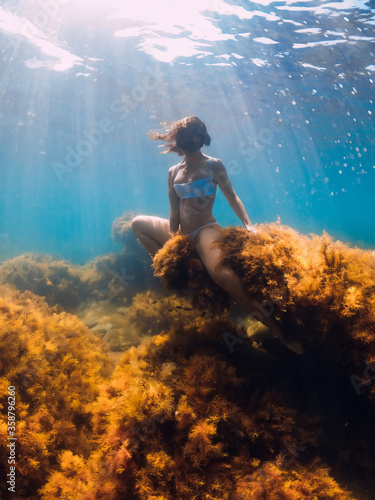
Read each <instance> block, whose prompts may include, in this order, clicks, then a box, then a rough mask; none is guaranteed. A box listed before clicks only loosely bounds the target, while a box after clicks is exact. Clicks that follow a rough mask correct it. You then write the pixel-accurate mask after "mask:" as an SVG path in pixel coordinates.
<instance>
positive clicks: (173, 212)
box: [168, 167, 180, 233]
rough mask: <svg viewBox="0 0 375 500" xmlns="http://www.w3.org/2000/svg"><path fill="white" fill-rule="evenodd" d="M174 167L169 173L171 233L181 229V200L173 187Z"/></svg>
mask: <svg viewBox="0 0 375 500" xmlns="http://www.w3.org/2000/svg"><path fill="white" fill-rule="evenodd" d="M173 180H174V176H173V167H172V168H170V169H169V172H168V196H169V203H170V212H169V230H170V232H171V233H176V232H177V231H178V230H179V228H180V200H179V198H178V196H177V194H176V191H175V189H174V187H173Z"/></svg>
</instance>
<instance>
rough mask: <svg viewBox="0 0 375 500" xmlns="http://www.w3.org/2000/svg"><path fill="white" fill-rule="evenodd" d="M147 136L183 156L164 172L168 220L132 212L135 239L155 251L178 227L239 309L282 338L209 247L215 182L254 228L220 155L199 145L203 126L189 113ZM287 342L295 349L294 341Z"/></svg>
mask: <svg viewBox="0 0 375 500" xmlns="http://www.w3.org/2000/svg"><path fill="white" fill-rule="evenodd" d="M150 137H151V138H152V139H161V140H163V141H165V142H166V146H167V150H166V151H165V153H169V152H174V153H177V154H178V155H179V156H183V157H184V158H183V160H182V161H181V162H180V163H178V164H177V165H175V166H173V167H171V168H170V169H169V172H168V193H169V201H170V216H169V220H167V219H162V218H160V217H148V216H137V217H135V218H134V219H133V221H132V229H133V231H134V233H135V234H136V236H137V238H138V239H139V241H140V242H141V243H142V244H143V245H144V246H145V247H146V249H147V250H148V252H149V253H150V254H151V255H152V256H154V255H155V254H156V252H157V251H158V250H159V249H160V248H161V247H162V246H163V245H164V243H166V241H167V240H168V239H169V238H170V237H171V236H172V234H173V233H175V232H177V231H181V232H182V233H184V234H186V235H187V236H188V237H189V238H191V239H192V240H193V242H194V244H195V245H196V249H197V251H198V254H199V256H200V258H201V259H202V261H203V264H204V265H205V267H206V269H207V271H208V273H209V274H210V276H211V278H212V279H213V281H214V282H215V283H216V284H217V285H219V286H220V287H221V288H223V289H224V290H226V291H227V292H228V294H229V295H230V296H231V297H232V299H233V300H234V301H235V302H236V303H237V304H238V305H239V306H240V307H241V308H242V309H244V310H245V311H246V312H247V313H249V314H251V315H252V316H254V317H256V319H258V320H259V321H261V322H262V323H263V324H264V325H266V326H267V327H268V328H269V329H270V330H271V331H273V332H274V333H275V334H276V335H277V336H278V337H279V338H280V339H281V340H283V341H284V336H283V333H282V331H281V329H280V326H279V325H278V323H277V321H276V320H275V318H274V317H273V316H272V315H271V313H270V312H268V311H265V309H264V308H262V306H261V305H260V304H259V303H258V302H256V301H253V300H251V299H250V298H249V297H248V296H247V295H246V294H245V292H244V290H243V288H242V284H241V281H240V278H239V277H238V276H237V274H236V273H235V272H234V271H232V270H231V269H229V268H227V267H220V266H218V262H219V260H220V252H221V250H220V249H219V248H216V247H213V242H214V241H215V239H216V238H217V236H218V231H219V230H220V224H218V223H217V222H216V220H215V217H214V216H213V215H212V206H213V203H214V201H215V195H216V188H217V186H219V187H220V189H221V190H222V192H223V193H224V195H225V197H226V199H227V200H228V203H229V205H230V207H231V208H232V210H233V211H234V213H235V214H236V215H237V216H238V218H239V219H240V220H241V222H242V223H243V225H244V226H245V228H246V229H247V230H248V231H249V232H251V233H256V229H255V228H254V227H253V226H252V225H251V222H250V219H249V216H248V215H247V213H246V210H245V207H244V206H243V204H242V202H241V200H240V199H239V198H238V196H237V195H236V193H235V191H234V189H233V186H232V184H231V182H230V180H229V177H228V174H227V171H226V169H225V167H224V165H223V163H222V162H221V160H219V159H217V158H211V157H210V156H207V155H205V154H203V153H202V152H201V148H202V147H203V146H209V145H210V143H211V138H210V136H209V135H208V133H207V129H206V125H205V124H204V123H203V122H202V121H201V120H200V119H199V118H197V117H195V116H190V117H187V118H184V119H182V120H179V121H177V122H174V123H172V124H171V126H169V128H168V130H167V131H166V132H165V133H162V134H160V133H153V134H151V135H150ZM288 347H289V348H291V349H292V350H296V348H295V346H294V344H293V345H288ZM297 350H298V348H297Z"/></svg>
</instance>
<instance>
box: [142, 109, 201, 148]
mask: <svg viewBox="0 0 375 500" xmlns="http://www.w3.org/2000/svg"><path fill="white" fill-rule="evenodd" d="M161 125H162V127H163V129H164V130H165V132H164V133H161V132H150V133H148V134H147V135H148V136H149V137H150V139H154V140H158V139H160V140H162V141H164V142H165V143H166V144H165V147H166V149H165V151H162V152H163V153H171V152H172V153H177V154H178V155H179V156H183V154H184V151H188V152H192V151H198V149H200V148H201V147H202V146H209V145H210V144H211V137H210V136H209V135H208V132H207V128H206V125H205V124H204V123H203V122H202V120H200V119H199V118H197V117H196V116H188V117H186V118H183V119H182V120H178V121H176V122H172V123H171V122H161Z"/></svg>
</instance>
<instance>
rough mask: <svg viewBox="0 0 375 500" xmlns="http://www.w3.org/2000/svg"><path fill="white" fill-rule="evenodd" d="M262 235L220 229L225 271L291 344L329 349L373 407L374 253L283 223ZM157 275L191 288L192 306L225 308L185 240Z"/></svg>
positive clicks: (171, 248)
mask: <svg viewBox="0 0 375 500" xmlns="http://www.w3.org/2000/svg"><path fill="white" fill-rule="evenodd" d="M257 230H258V233H257V235H256V236H254V235H250V234H249V233H248V232H247V231H246V230H245V229H242V228H232V227H231V228H227V229H223V230H222V231H221V232H220V233H219V235H218V238H217V240H216V243H215V244H216V246H217V247H219V248H220V249H221V251H222V257H221V262H220V265H222V266H228V267H230V268H231V269H233V270H234V271H235V272H236V273H237V274H238V276H240V278H241V281H242V286H243V288H244V290H245V291H246V292H247V293H248V294H249V296H250V297H252V298H253V299H256V300H258V301H259V302H260V303H264V301H266V303H267V305H268V307H270V305H271V307H272V310H273V311H274V314H275V316H276V317H277V319H279V321H280V323H281V326H282V329H283V331H284V332H285V337H286V338H287V339H292V340H294V339H296V340H297V341H298V342H301V344H302V345H303V347H304V350H305V351H306V350H307V351H311V350H314V349H319V350H324V351H325V353H326V354H327V356H329V357H330V358H331V359H334V360H335V363H336V364H337V365H338V366H339V367H340V369H342V370H344V372H345V373H346V374H347V375H348V376H350V377H351V380H352V382H353V384H355V385H356V388H357V390H358V391H360V392H361V393H363V394H365V395H366V396H367V397H369V398H370V399H371V400H372V401H374V400H375V383H372V381H373V380H374V378H375V252H374V251H370V250H362V249H359V248H350V247H349V246H348V245H345V244H344V243H342V242H340V241H333V239H332V238H331V237H330V236H329V235H328V234H326V233H324V234H323V235H322V236H316V235H310V236H307V235H302V234H299V233H298V232H297V231H295V230H294V229H292V228H290V227H288V226H282V225H281V224H269V225H259V226H258V227H257ZM154 269H155V274H156V275H157V276H159V277H161V278H162V280H163V281H164V283H165V285H166V286H167V287H168V288H170V289H173V290H176V291H179V292H183V291H184V290H186V289H187V288H189V289H190V290H191V293H192V303H193V305H194V307H200V308H211V309H213V310H217V306H218V303H220V306H222V297H223V294H222V293H221V292H220V291H218V289H217V287H216V285H214V283H213V282H212V280H211V279H210V277H209V275H208V273H207V272H206V271H205V269H204V266H203V264H202V263H201V262H200V261H199V258H198V255H197V253H196V251H195V249H194V247H193V245H192V243H191V241H190V240H189V239H188V238H187V237H186V236H184V235H181V234H179V235H176V236H175V237H174V238H172V239H171V240H169V241H168V242H167V243H166V244H165V245H164V247H163V248H162V249H161V250H160V251H159V252H158V253H157V254H156V256H155V258H154Z"/></svg>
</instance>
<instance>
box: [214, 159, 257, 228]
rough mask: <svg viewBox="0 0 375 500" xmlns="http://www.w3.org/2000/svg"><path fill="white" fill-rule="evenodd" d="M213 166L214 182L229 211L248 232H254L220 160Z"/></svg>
mask: <svg viewBox="0 0 375 500" xmlns="http://www.w3.org/2000/svg"><path fill="white" fill-rule="evenodd" d="M215 166H216V168H215V173H214V180H215V181H216V182H217V184H218V186H219V187H220V189H221V190H222V192H223V193H224V196H225V198H226V199H227V201H228V203H229V205H230V207H231V209H232V210H233V212H234V213H235V214H236V215H237V217H238V218H239V219H240V220H241V222H242V224H243V225H244V226H245V227H246V229H248V230H250V231H252V230H254V228H253V227H252V225H251V222H250V219H249V216H248V215H247V212H246V209H245V207H244V205H243V203H242V201H241V200H240V199H239V197H238V196H237V195H236V193H235V191H234V189H233V186H232V183H231V181H230V179H229V177H228V173H227V171H226V168H225V167H224V165H223V163H222V162H221V161H220V160H217V161H216V162H215Z"/></svg>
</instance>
